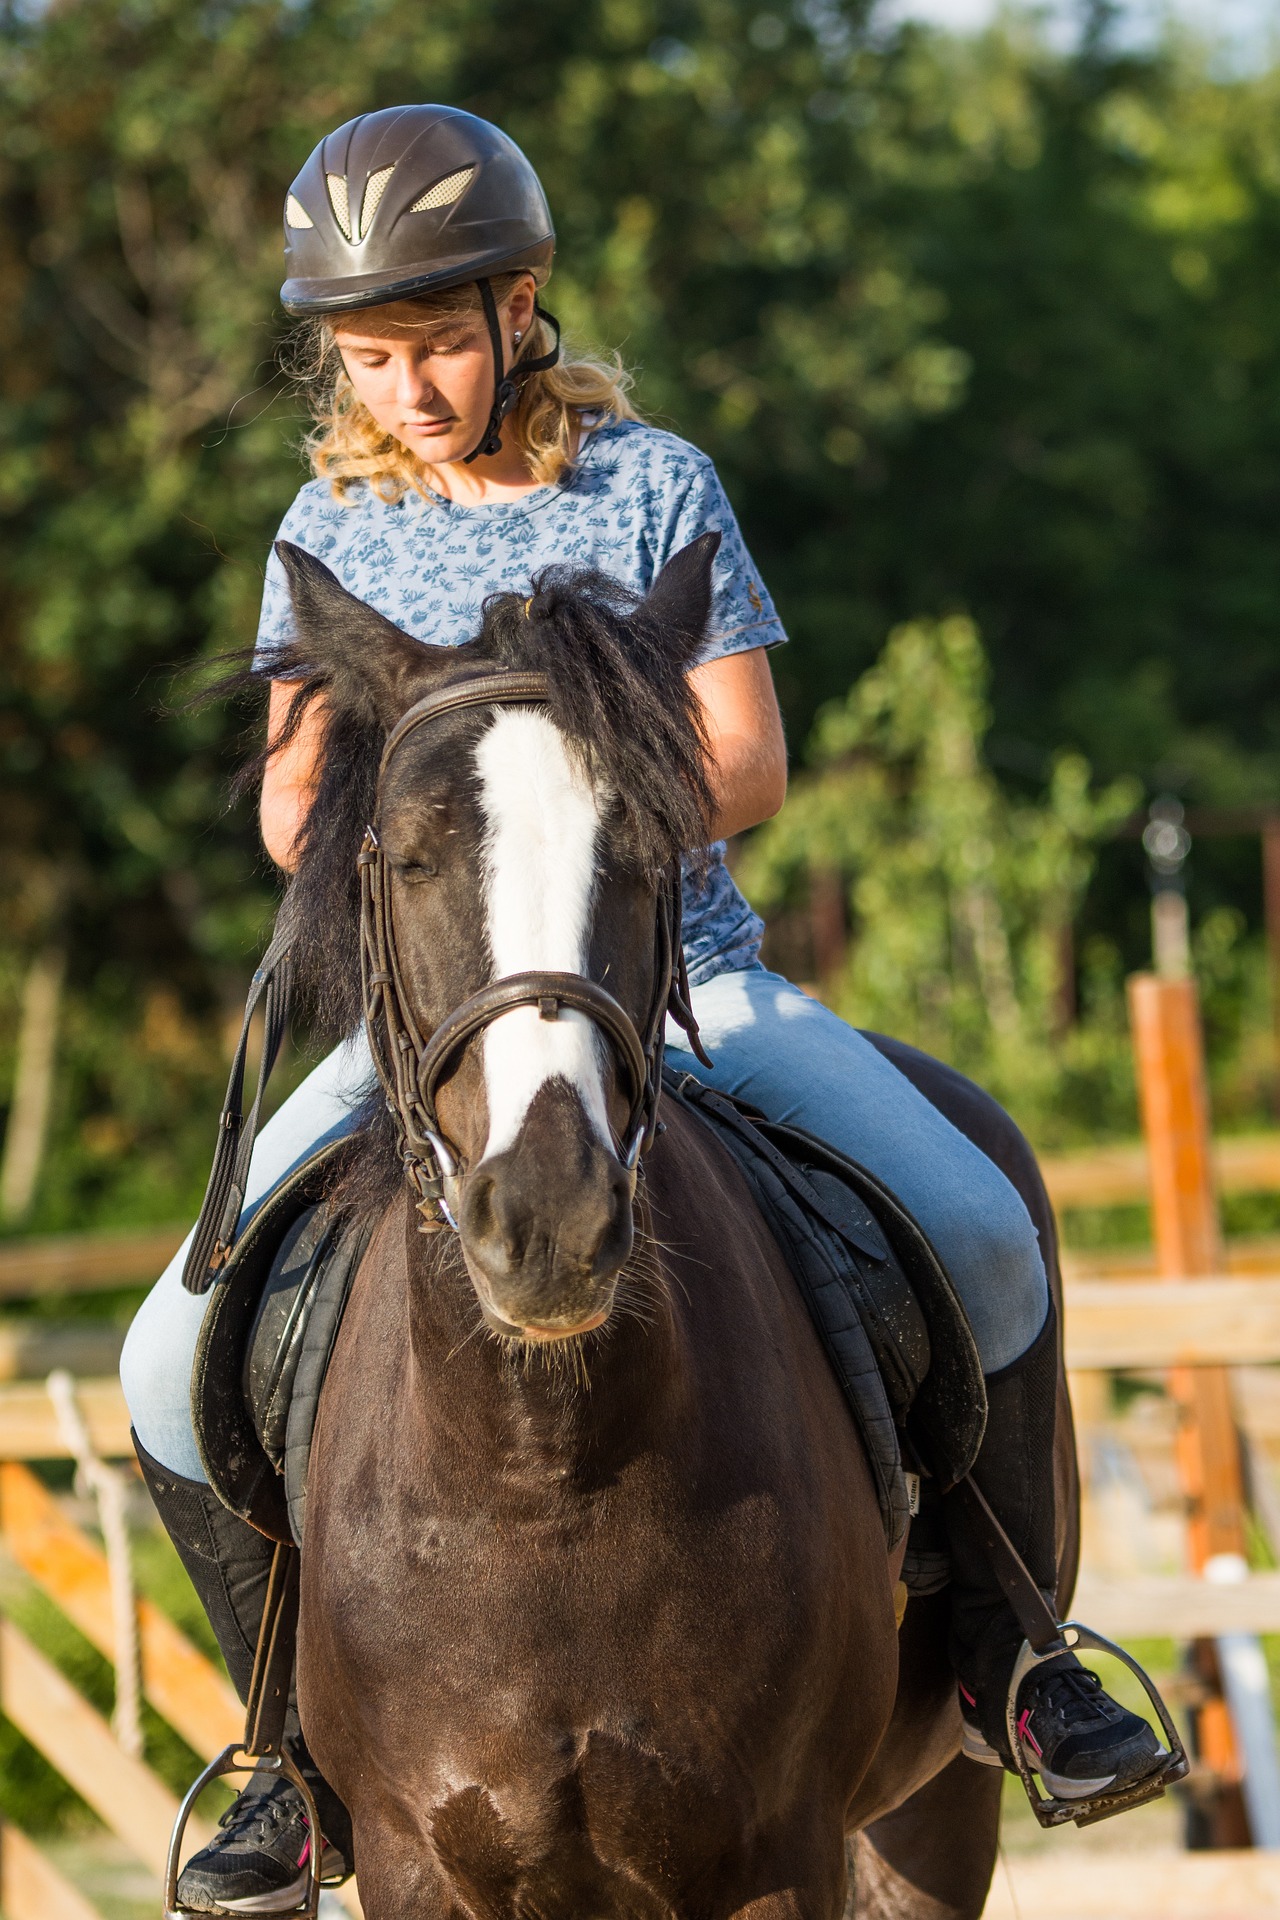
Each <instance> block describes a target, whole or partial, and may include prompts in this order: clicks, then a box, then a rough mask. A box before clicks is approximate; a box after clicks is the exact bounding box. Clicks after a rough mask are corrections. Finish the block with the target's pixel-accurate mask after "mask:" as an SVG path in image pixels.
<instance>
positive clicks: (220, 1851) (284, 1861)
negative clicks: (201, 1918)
mask: <svg viewBox="0 0 1280 1920" xmlns="http://www.w3.org/2000/svg"><path fill="white" fill-rule="evenodd" d="M218 1825H219V1827H220V1828H221V1832H220V1833H218V1834H216V1835H215V1836H214V1838H213V1839H212V1840H211V1841H210V1842H209V1844H208V1846H207V1847H205V1848H203V1849H202V1850H201V1852H199V1853H197V1854H193V1855H192V1857H191V1859H190V1860H188V1862H187V1864H186V1866H185V1867H184V1868H183V1871H182V1877H181V1879H180V1880H179V1881H178V1901H179V1904H180V1905H181V1906H184V1907H190V1908H191V1909H192V1910H193V1911H194V1912H195V1913H294V1912H296V1911H297V1910H298V1909H300V1908H301V1907H302V1906H303V1904H304V1903H305V1901H306V1897H307V1874H308V1866H309V1862H310V1859H311V1826H310V1823H309V1821H308V1820H307V1816H306V1813H305V1812H304V1810H303V1805H302V1801H301V1799H300V1798H299V1795H298V1793H297V1792H296V1790H295V1789H294V1788H293V1787H291V1786H290V1784H289V1782H288V1781H287V1780H280V1779H275V1780H272V1781H271V1783H270V1785H269V1786H267V1787H266V1788H265V1789H264V1788H262V1787H260V1786H256V1785H255V1784H254V1782H253V1781H252V1780H251V1781H250V1782H249V1785H248V1786H247V1787H246V1788H245V1790H244V1792H243V1793H242V1794H240V1796H239V1798H238V1799H235V1800H233V1801H232V1803H231V1805H230V1806H229V1807H228V1808H227V1810H226V1812H225V1813H224V1814H223V1816H222V1818H221V1820H219V1822H218ZM321 1844H322V1845H323V1846H324V1858H323V1862H322V1864H323V1866H324V1877H325V1879H326V1880H330V1879H332V1878H334V1877H337V1876H338V1875H340V1874H341V1873H342V1871H343V1867H344V1863H343V1861H342V1858H341V1855H339V1854H338V1853H337V1851H336V1849H334V1848H332V1847H330V1846H329V1844H328V1842H327V1841H322V1843H321Z"/></svg>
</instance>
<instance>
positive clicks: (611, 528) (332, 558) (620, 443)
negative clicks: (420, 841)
mask: <svg viewBox="0 0 1280 1920" xmlns="http://www.w3.org/2000/svg"><path fill="white" fill-rule="evenodd" d="M710 528H715V529H717V530H718V531H719V533H720V534H721V536H722V537H721V541H720V550H719V552H718V554H717V555H716V561H715V571H714V575H713V583H712V612H711V630H710V639H709V640H708V643H707V646H706V649H705V651H704V653H703V656H702V658H703V660H704V661H705V660H715V659H718V658H720V656H721V655H723V654H728V653H745V652H747V651H749V650H750V649H751V648H752V647H772V646H777V645H778V644H779V643H780V642H782V641H784V640H785V639H786V637H787V636H786V634H785V632H784V631H783V628H782V624H781V622H780V621H779V619H778V616H777V614H776V612H775V611H774V607H773V602H772V601H771V600H770V598H769V595H768V593H767V592H766V591H765V588H764V585H763V583H762V581H761V579H760V576H759V574H758V573H757V571H756V569H755V567H754V565H753V564H752V560H751V556H750V554H749V553H748V552H747V549H746V546H745V544H744V542H743V538H742V534H741V533H740V531H739V529H738V523H737V521H736V520H735V518H734V514H733V509H732V507H731V506H730V505H729V502H728V500H727V499H726V498H725V494H724V489H723V487H722V486H721V485H720V481H719V479H718V477H717V475H716V470H715V468H714V467H713V466H712V464H711V462H710V460H708V458H707V456H706V455H705V454H704V453H699V451H698V449H697V448H696V447H691V446H690V445H689V444H688V442H687V441H684V440H680V439H677V437H676V435H675V434H672V433H663V432H661V431H660V430H659V429H658V428H656V427H650V426H645V425H644V424H643V423H642V422H640V421H636V420H621V421H613V422H609V423H608V424H606V425H603V426H600V427H597V428H596V429H595V430H594V431H593V432H592V433H590V434H589V435H588V436H587V438H586V440H585V441H584V443H583V446H582V449H581V451H580V453H579V455H578V458H577V460H576V461H575V463H574V465H573V466H572V467H571V468H570V469H569V470H568V471H567V472H566V473H565V474H564V475H563V477H562V478H561V479H560V480H559V481H558V482H557V483H556V484H555V485H554V486H549V487H540V488H538V489H537V491H536V492H533V493H529V494H526V495H525V496H524V497H523V498H522V499H519V500H512V501H501V502H498V503H496V504H494V505H484V506H474V507H468V506H457V505H455V504H454V503H453V502H452V501H447V500H438V499H436V498H434V497H433V498H432V499H430V500H424V499H423V498H422V497H421V496H420V495H419V494H416V493H408V494H406V495H405V496H404V498H403V499H401V500H398V501H395V502H394V503H389V502H387V501H385V500H382V499H380V498H379V497H378V495H377V494H376V493H374V491H373V490H372V488H371V487H369V486H368V485H366V484H365V483H364V482H363V481H361V482H358V483H356V484H355V485H354V486H352V487H350V488H349V489H348V491H347V495H346V498H345V500H342V501H338V500H335V499H334V498H333V494H332V491H331V489H330V486H329V483H328V481H327V480H312V481H309V482H308V484H307V485H306V486H305V487H303V489H302V491H301V492H300V493H299V495H298V497H297V499H296V500H295V501H294V503H293V505H292V506H291V507H290V509H289V511H288V513H287V514H286V515H285V517H284V521H283V523H282V525H281V528H280V538H281V539H282V540H291V541H293V542H294V543H295V544H296V545H297V546H300V547H305V548H306V549H307V551H308V552H309V553H313V554H315V556H316V558H317V559H318V560H323V561H324V563H325V565H326V566H327V567H328V568H329V569H330V571H331V572H333V573H334V574H336V575H337V577H338V579H339V580H340V581H341V582H342V584H343V586H344V587H346V589H347V591H348V592H349V593H354V594H355V595H356V596H357V598H358V599H361V600H364V601H366V602H367V603H368V605H369V606H371V607H376V608H377V610H378V612H379V613H382V614H385V615H386V617H387V618H388V619H389V620H394V621H395V623H396V625H397V626H399V627H402V628H403V629H404V631H405V632H406V633H411V634H413V635H415V636H416V638H417V639H419V640H429V641H431V642H433V643H434V644H435V645H436V646H459V645H461V643H462V642H463V641H464V640H470V639H471V638H473V636H474V635H475V634H476V632H477V631H478V630H479V626H480V617H481V606H482V604H483V602H484V600H485V599H486V597H487V596H488V595H489V594H491V593H500V592H503V591H510V592H515V593H524V592H527V591H528V588H529V584H530V581H531V579H532V576H533V575H534V574H536V573H538V572H539V571H540V570H541V569H542V568H543V567H546V566H550V565H552V564H569V565H572V566H584V567H596V568H598V569H599V570H600V571H601V572H602V573H608V574H611V575H612V576H613V577H614V578H615V579H617V580H620V581H622V582H623V583H624V585H626V586H628V587H633V588H635V589H636V590H637V591H638V592H645V591H646V590H647V589H648V588H649V587H650V586H651V585H652V583H653V580H654V578H655V576H656V575H657V574H658V573H659V572H660V571H661V569H662V567H663V566H664V565H665V564H666V562H667V561H668V560H669V559H670V558H671V556H672V554H674V553H678V552H679V550H680V548H681V547H684V546H687V545H688V543H689V542H690V541H691V540H694V539H696V538H697V536H698V535H699V534H700V533H706V532H707V531H708V530H709V529H710ZM293 634H294V629H293V613H292V608H291V606H290V601H289V589H288V585H287V583H286V580H285V575H284V569H283V568H282V566H281V565H280V562H279V560H278V559H277V558H276V555H275V553H274V552H273V553H272V554H271V557H270V559H269V560H268V562H267V574H266V585H265V590H264V592H263V597H262V617H261V619H260V621H259V624H258V647H257V654H256V661H257V665H258V668H259V670H260V671H261V672H263V673H270V672H271V657H272V653H273V650H274V649H275V648H276V647H277V646H279V645H280V644H281V643H282V642H283V641H286V640H290V639H292V638H293ZM763 932H764V926H763V923H762V922H761V920H760V919H759V917H758V916H757V915H756V914H754V913H753V912H752V911H751V908H750V907H749V906H748V905H747V903H746V901H745V900H744V899H743V897H742V895H741V894H740V893H739V891H738V889H737V887H736V886H735V885H734V883H733V881H732V879H731V878H730V876H729V871H728V868H727V867H726V866H725V864H724V843H723V841H720V842H717V844H716V845H715V846H714V847H713V848H712V850H711V861H710V865H709V867H708V870H707V874H706V878H705V880H704V882H703V883H702V884H701V886H698V885H696V884H695V882H694V881H693V880H692V879H691V877H690V876H689V875H688V874H686V876H685V886H684V945H685V957H686V959H687V961H688V966H689V978H690V980H691V981H692V982H693V983H694V985H697V984H698V983H699V982H701V981H704V980H710V979H711V978H712V977H713V976H714V975H715V974H717V973H728V972H730V971H732V970H733V969H735V968H738V967H746V966H750V965H751V963H752V961H753V960H755V958H756V956H757V954H758V951H759V947H760V937H761V935H762V933H763Z"/></svg>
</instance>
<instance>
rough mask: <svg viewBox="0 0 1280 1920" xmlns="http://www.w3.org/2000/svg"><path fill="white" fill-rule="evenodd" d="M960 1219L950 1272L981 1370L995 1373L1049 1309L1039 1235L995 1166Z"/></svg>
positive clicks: (1017, 1354)
mask: <svg viewBox="0 0 1280 1920" xmlns="http://www.w3.org/2000/svg"><path fill="white" fill-rule="evenodd" d="M992 1174H993V1176H994V1178H992V1179H991V1180H990V1181H988V1182H987V1183H986V1189H987V1190H986V1191H984V1192H983V1194H982V1195H981V1196H980V1198H979V1203H978V1204H977V1205H975V1206H974V1208H973V1209H972V1211H971V1214H970V1217H969V1219H968V1221H967V1222H966V1231H965V1232H964V1234H963V1236H962V1243H963V1259H962V1261H960V1262H957V1263H955V1264H954V1266H953V1272H952V1278H953V1279H954V1281H955V1283H956V1286H957V1288H958V1290H959V1292H960V1295H961V1298H962V1299H963V1301H964V1304H965V1308H966V1310H967V1312H968V1315H969V1321H970V1324H971V1326H972V1328H973V1335H974V1339H975V1341H976V1342H977V1347H978V1352H979V1354H980V1355H981V1358H982V1370H983V1372H984V1373H997V1372H999V1370H1000V1369H1001V1368H1002V1367H1008V1366H1012V1364H1013V1362H1014V1361H1015V1360H1018V1359H1020V1358H1021V1356H1022V1355H1023V1354H1024V1353H1025V1352H1026V1351H1027V1349H1028V1348H1029V1347H1031V1346H1032V1345H1034V1343H1035V1341H1036V1339H1037V1338H1038V1336H1039V1334H1040V1333H1041V1332H1042V1331H1043V1328H1044V1323H1045V1320H1046V1318H1047V1317H1048V1313H1049V1281H1048V1276H1047V1274H1046V1272H1045V1263H1044V1256H1043V1254H1042V1252H1041V1248H1040V1236H1039V1234H1038V1233H1037V1232H1036V1229H1035V1226H1034V1224H1033V1222H1032V1219H1031V1216H1030V1214H1029V1213H1028V1212H1027V1209H1026V1207H1025V1206H1024V1205H1023V1203H1022V1199H1021V1197H1020V1195H1019V1194H1018V1193H1017V1191H1016V1190H1015V1189H1014V1188H1013V1187H1012V1186H1011V1185H1010V1184H1009V1182H1008V1181H1007V1180H1006V1179H1005V1178H1004V1176H1003V1174H1001V1173H999V1172H998V1171H997V1169H995V1168H994V1167H993V1168H992Z"/></svg>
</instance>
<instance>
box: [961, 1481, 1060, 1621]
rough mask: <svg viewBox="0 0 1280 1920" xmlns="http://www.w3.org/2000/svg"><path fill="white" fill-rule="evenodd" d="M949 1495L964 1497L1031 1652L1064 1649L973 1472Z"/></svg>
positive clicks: (1051, 1618) (976, 1533)
mask: <svg viewBox="0 0 1280 1920" xmlns="http://www.w3.org/2000/svg"><path fill="white" fill-rule="evenodd" d="M947 1498H948V1499H949V1500H955V1499H962V1500H963V1501H964V1504H965V1506H966V1507H967V1508H968V1510H969V1523H970V1525H971V1527H972V1528H973V1534H974V1538H975V1539H976V1540H977V1541H978V1542H979V1543H980V1545H981V1546H982V1549H983V1551H984V1552H985V1554H986V1556H987V1560H988V1562H989V1564H990V1567H991V1571H992V1572H993V1573H994V1574H995V1576H996V1579H997V1580H998V1581H999V1582H1000V1585H1001V1587H1002V1588H1003V1590H1004V1594H1005V1598H1006V1599H1007V1600H1008V1602H1009V1605H1010V1606H1011V1607H1012V1609H1013V1612H1014V1615H1015V1616H1016V1618H1017V1622H1018V1625H1019V1626H1020V1627H1021V1628H1022V1631H1023V1633H1024V1634H1025V1635H1026V1637H1027V1640H1028V1642H1029V1643H1030V1646H1031V1650H1032V1652H1033V1653H1049V1652H1052V1651H1054V1650H1056V1649H1057V1648H1061V1647H1062V1646H1063V1644H1064V1642H1063V1639H1062V1627H1061V1625H1060V1623H1059V1622H1058V1620H1057V1619H1056V1618H1055V1617H1054V1615H1053V1613H1052V1612H1051V1611H1050V1609H1049V1607H1048V1606H1047V1605H1046V1603H1045V1598H1044V1595H1043V1594H1042V1593H1041V1591H1040V1589H1039V1587H1038V1586H1037V1585H1036V1583H1035V1581H1034V1580H1033V1579H1032V1578H1031V1575H1030V1573H1028V1571H1027V1568H1026V1565H1025V1564H1024V1562H1023V1559H1022V1555H1021V1554H1020V1553H1019V1552H1018V1549H1017V1548H1016V1547H1015V1546H1014V1544H1013V1542H1012V1540H1011V1539H1010V1538H1009V1536H1008V1534H1007V1533H1006V1532H1005V1530H1004V1528H1003V1527H1002V1526H1001V1525H1000V1522H999V1521H998V1520H997V1518H996V1516H995V1514H994V1513H993V1512H992V1510H991V1507H990V1506H989V1505H988V1503H987V1498H986V1495H985V1494H984V1493H983V1491H982V1488H981V1487H980V1486H979V1485H978V1483H977V1481H976V1480H975V1479H974V1477H973V1475H972V1474H971V1473H966V1475H965V1477H964V1479H963V1480H958V1481H957V1482H956V1484H955V1486H954V1487H953V1488H952V1490H951V1492H950V1493H949V1494H948V1495H947Z"/></svg>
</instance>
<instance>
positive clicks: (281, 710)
mask: <svg viewBox="0 0 1280 1920" xmlns="http://www.w3.org/2000/svg"><path fill="white" fill-rule="evenodd" d="M297 690H298V682H297V681H296V680H273V681H272V682H271V705H270V707H269V708H268V709H267V739H268V740H278V739H279V737H280V734H281V732H282V730H283V728H284V724H285V721H286V719H287V718H288V715H289V708H290V706H291V705H292V702H293V696H294V694H295V693H296V692H297ZM324 722H325V706H324V701H323V699H322V698H321V697H320V696H319V695H317V697H316V698H315V699H314V700H312V701H311V702H310V703H309V704H308V706H307V708H306V711H305V712H304V713H303V716H302V722H301V725H300V726H299V728H298V731H297V732H296V733H295V734H294V736H293V739H292V740H290V742H289V744H288V746H285V747H279V748H277V749H276V750H275V751H274V752H273V753H272V755H271V758H270V759H269V760H268V761H267V766H266V771H265V773H264V774H263V776H262V799H261V801H260V802H259V805H258V819H259V821H260V823H261V826H262V844H263V846H264V847H265V848H266V850H267V852H268V853H269V854H270V855H271V858H272V859H273V860H274V861H275V863H276V865H277V866H278V867H283V868H284V870H285V872H286V873H292V872H293V870H294V868H295V867H296V866H297V864H298V856H297V853H296V851H295V847H296V843H297V839H298V835H299V833H300V832H301V830H302V826H303V823H304V821H305V820H306V817H307V814H308V812H309V811H310V808H311V801H312V798H313V796H314V794H315V790H316V775H317V772H318V769H319V764H320V749H321V746H322V744H323V735H324Z"/></svg>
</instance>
